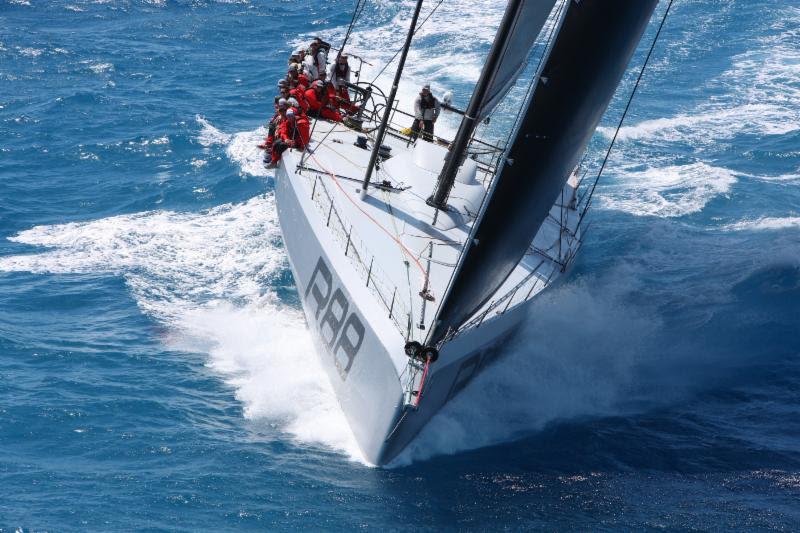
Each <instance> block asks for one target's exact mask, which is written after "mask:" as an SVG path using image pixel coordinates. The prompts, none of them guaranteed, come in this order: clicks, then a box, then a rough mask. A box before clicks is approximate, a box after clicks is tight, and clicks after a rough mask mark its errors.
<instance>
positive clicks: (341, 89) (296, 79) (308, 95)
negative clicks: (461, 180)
mask: <svg viewBox="0 0 800 533" xmlns="http://www.w3.org/2000/svg"><path fill="white" fill-rule="evenodd" d="M330 49H331V45H330V44H328V43H326V42H325V41H323V40H322V39H321V38H319V37H316V38H314V40H313V41H311V44H310V45H309V47H308V48H307V49H306V48H303V47H300V48H297V49H296V50H294V51H293V52H292V53H291V55H290V56H289V60H288V68H287V71H286V77H285V78H283V79H281V80H279V81H278V85H277V89H278V93H277V94H276V96H275V113H274V114H273V116H272V118H271V119H270V121H269V123H268V125H267V137H266V138H265V139H264V141H263V142H262V143H261V144H259V145H258V147H259V148H261V149H263V150H265V151H266V154H265V156H264V160H265V161H266V160H267V159H269V165H268V166H269V168H274V167H275V166H277V164H278V161H280V159H281V155H282V154H283V152H285V151H286V150H287V149H288V148H296V149H298V150H302V149H304V148H305V147H306V146H307V145H308V143H309V140H310V135H311V133H310V129H311V128H310V122H311V121H310V120H309V117H311V118H317V119H324V120H330V121H334V122H341V121H342V120H343V119H344V117H346V116H348V115H355V114H356V113H358V112H359V106H358V105H356V104H354V103H353V101H352V100H351V99H350V92H349V86H351V85H350V83H351V81H350V73H351V70H350V64H349V61H348V60H349V58H348V56H347V54H344V53H341V52H340V53H338V54H337V56H336V59H335V61H334V62H333V63H332V64H331V65H330V67H328V52H329V51H330ZM440 110H441V107H440V104H439V101H438V100H437V99H436V98H435V97H434V96H433V94H431V88H430V85H425V86H424V87H423V88H422V90H421V91H420V94H419V96H418V97H417V99H416V100H415V101H414V123H413V124H412V126H411V128H408V129H405V130H402V131H403V133H406V134H408V135H409V136H410V137H411V139H412V140H415V139H416V138H417V137H418V136H419V135H420V132H422V138H423V139H424V140H427V141H432V140H433V139H434V137H433V125H434V123H435V122H436V119H437V118H438V117H439V112H440Z"/></svg>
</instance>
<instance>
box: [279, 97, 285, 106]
mask: <svg viewBox="0 0 800 533" xmlns="http://www.w3.org/2000/svg"><path fill="white" fill-rule="evenodd" d="M286 103H287V102H286V98H281V99H280V100H278V107H286Z"/></svg>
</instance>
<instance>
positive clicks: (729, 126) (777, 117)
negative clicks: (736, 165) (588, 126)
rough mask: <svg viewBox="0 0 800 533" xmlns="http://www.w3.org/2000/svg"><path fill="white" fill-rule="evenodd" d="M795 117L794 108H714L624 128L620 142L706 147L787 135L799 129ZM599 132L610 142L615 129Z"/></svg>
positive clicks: (774, 105)
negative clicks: (651, 141) (683, 143)
mask: <svg viewBox="0 0 800 533" xmlns="http://www.w3.org/2000/svg"><path fill="white" fill-rule="evenodd" d="M793 113H794V112H793V110H792V109H791V108H789V107H785V106H782V105H776V104H743V105H738V106H734V107H720V108H717V109H714V108H711V109H706V110H703V111H700V112H697V113H693V114H679V115H676V116H674V117H666V118H657V119H652V120H645V121H642V122H640V123H638V124H635V125H632V126H623V127H622V128H620V131H619V135H618V136H617V139H618V140H620V141H626V140H639V139H659V140H663V141H668V142H675V141H687V142H692V143H693V144H702V145H706V144H708V143H713V142H718V141H719V140H724V139H731V138H733V137H735V136H737V135H741V134H743V133H750V134H758V135H785V134H787V133H791V132H793V131H797V130H798V129H800V123H798V122H796V121H793V119H792V118H791V117H792V115H793ZM799 118H800V117H799ZM599 131H600V132H601V133H602V134H603V135H605V136H606V137H607V138H611V136H612V135H613V134H614V128H608V127H603V128H599Z"/></svg>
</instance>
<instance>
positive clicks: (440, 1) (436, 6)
mask: <svg viewBox="0 0 800 533" xmlns="http://www.w3.org/2000/svg"><path fill="white" fill-rule="evenodd" d="M443 2H444V0H439V3H438V4H436V5H435V6H433V9H431V12H430V13H428V15H427V16H426V17H425V18H424V19H423V20H422V22H420V23H419V25H418V26H417V27H416V28H415V29H414V33H413V35H416V34H417V32H418V31H419V30H421V29H422V26H424V25H425V23H426V22H428V19H429V18H431V15H433V14H434V13H436V10H437V9H439V6H440V5H442V3H443ZM402 51H403V49H402V48H400V49H399V50H398V51H397V52H395V53H394V55H393V56H392V57H391V59H389V61H387V62H386V64H385V65H384V66H383V68H382V69H381V71H380V72H378V75H377V76H375V78H374V79H373V80H372V81H371V82H370V84H374V83H375V82H376V81H377V80H378V78H380V77H381V74H383V73H384V72H385V71H386V69H387V68H389V65H391V64H392V62H393V61H394V60H395V58H396V57H397V55H398V54H399V53H400V52H402Z"/></svg>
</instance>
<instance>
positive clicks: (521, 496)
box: [0, 0, 800, 531]
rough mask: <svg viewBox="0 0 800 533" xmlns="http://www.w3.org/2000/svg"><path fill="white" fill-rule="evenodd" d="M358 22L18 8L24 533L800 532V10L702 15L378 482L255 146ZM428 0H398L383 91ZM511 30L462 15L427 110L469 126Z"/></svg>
mask: <svg viewBox="0 0 800 533" xmlns="http://www.w3.org/2000/svg"><path fill="white" fill-rule="evenodd" d="M352 4H353V2H343V1H330V2H308V1H297V2H267V1H264V2H257V1H255V0H252V1H248V0H241V1H222V0H220V1H214V0H161V1H159V0H150V1H144V0H105V1H103V0H67V1H63V2H61V1H59V2H55V1H46V0H27V1H26V0H12V1H5V2H3V3H1V4H0V377H1V378H2V379H1V380H0V451H1V452H2V454H0V531H4V530H14V529H18V528H19V529H22V530H26V531H27V530H32V531H44V530H56V531H58V530H76V529H91V530H130V529H155V530H159V529H163V530H187V531H194V530H198V529H217V530H219V529H233V528H243V529H245V528H247V529H259V530H263V529H277V530H290V529H292V530H293V529H311V530H352V529H356V528H361V529H368V530H373V529H375V530H378V529H384V530H407V529H426V530H450V529H458V530H498V529H502V530H523V529H534V528H535V529H546V530H555V529H572V530H587V529H627V530H633V529H635V530H642V529H668V530H684V529H701V530H723V529H724V530H727V529H740V530H741V529H748V530H750V529H782V530H787V529H788V530H793V529H798V528H800V392H798V391H799V390H800V362H798V355H800V333H799V332H800V234H799V231H800V213H799V212H798V205H800V5H799V4H798V3H797V2H780V3H776V2H769V1H767V0H728V1H726V0H677V1H676V2H675V3H674V6H673V10H672V12H671V14H670V17H669V19H668V21H667V24H666V27H665V30H664V32H663V35H662V38H661V40H660V41H659V43H658V45H657V47H656V50H655V53H654V57H653V62H652V64H651V66H650V67H649V68H648V70H647V72H646V74H645V78H644V80H643V83H642V86H641V87H640V92H639V93H638V94H637V96H636V98H635V100H634V104H633V107H632V109H631V113H630V115H629V117H628V119H627V120H626V125H625V126H624V127H623V129H622V130H621V132H620V137H619V139H618V144H617V146H616V148H615V151H614V152H613V153H612V157H611V160H610V163H609V167H608V169H607V171H606V173H605V174H604V177H603V180H602V182H601V184H600V186H599V188H598V192H597V197H596V203H595V208H594V210H593V212H592V215H591V216H592V226H591V229H590V233H589V235H588V238H587V239H586V242H585V245H584V247H583V249H582V251H581V255H580V256H579V259H578V261H577V264H576V265H575V269H574V271H573V273H572V275H571V276H570V278H569V279H568V280H567V282H566V283H564V284H563V285H561V286H560V287H558V288H557V289H555V290H552V291H550V292H549V293H547V294H546V295H543V297H542V298H540V299H539V300H538V301H537V303H536V304H535V306H534V309H533V311H532V313H531V317H530V319H529V327H528V332H523V333H522V334H521V335H520V338H519V339H518V340H517V342H516V344H515V346H513V347H512V348H511V349H510V351H509V353H508V354H506V355H505V357H504V358H503V359H502V360H501V362H500V363H499V364H497V365H495V366H493V367H491V368H489V369H488V370H487V372H486V373H485V374H484V375H482V376H480V377H479V378H478V379H477V380H476V381H475V382H474V383H473V384H471V385H470V386H469V387H468V388H467V389H466V390H465V391H464V393H463V394H462V395H461V396H459V397H458V398H456V400H455V401H454V402H453V404H452V405H449V406H448V407H447V408H446V409H445V410H444V411H443V412H442V413H441V414H440V415H439V416H438V417H437V418H436V419H435V420H434V422H433V423H432V424H431V425H430V427H428V428H427V429H426V430H425V431H424V432H423V433H422V434H421V435H420V437H419V439H418V440H417V442H416V443H415V444H414V446H412V448H411V449H409V450H408V451H407V452H406V453H405V454H404V455H403V457H401V459H400V461H399V462H398V464H397V465H394V467H393V468H389V469H376V468H372V467H370V466H368V465H365V464H364V463H363V461H361V460H360V458H359V454H358V451H357V448H356V447H355V444H354V441H353V438H352V435H350V433H349V430H348V429H347V426H346V423H345V421H344V418H343V415H342V413H341V412H340V411H339V409H338V407H337V404H336V400H335V398H334V397H333V395H332V393H331V390H330V388H329V386H328V384H327V382H326V380H325V377H324V375H323V374H322V372H321V370H320V368H319V367H318V366H317V363H316V359H315V355H314V354H313V353H312V349H311V344H310V340H309V337H308V333H307V331H306V329H305V324H304V322H303V318H302V313H301V311H300V308H299V303H298V298H297V295H296V292H295V289H294V285H293V281H292V276H291V273H290V271H289V268H288V263H287V261H286V258H285V255H284V254H283V251H282V244H281V238H280V229H279V228H278V226H277V220H276V215H275V206H274V200H273V197H272V192H271V191H272V179H271V176H270V174H269V173H268V172H267V171H265V170H264V169H263V168H262V166H261V164H260V154H259V153H258V150H257V149H255V147H254V144H255V142H256V141H257V140H259V137H260V135H261V134H262V131H263V130H262V129H261V127H262V124H263V122H264V120H265V119H266V118H267V117H268V115H269V114H270V112H269V109H270V103H271V100H272V95H273V94H274V92H275V91H274V85H275V80H277V79H278V77H280V76H281V75H282V73H283V67H284V65H285V59H286V56H287V55H288V52H289V51H290V49H291V48H292V46H293V45H296V44H298V43H302V42H306V41H308V40H310V38H311V37H313V36H314V35H316V34H320V35H323V36H326V37H329V38H330V39H331V40H332V41H333V42H337V41H338V40H340V39H341V37H342V36H343V33H344V30H345V27H346V25H347V24H348V22H349V21H350V15H351V9H352V7H353V5H352ZM411 4H412V3H411V2H408V1H404V2H386V1H375V2H371V3H370V9H368V10H366V11H365V13H364V15H363V17H362V19H361V20H360V21H359V25H358V28H357V30H356V32H355V34H354V36H353V40H352V46H353V48H352V51H353V52H354V53H357V54H358V55H361V56H362V57H363V58H364V59H365V60H366V61H367V63H368V64H365V66H364V70H363V75H364V76H367V77H371V76H374V75H375V74H376V73H377V72H378V71H379V70H380V68H381V67H382V64H383V62H385V61H386V60H387V59H388V58H389V57H391V55H392V54H393V53H394V51H395V49H396V48H397V46H398V45H399V39H400V35H402V32H403V31H404V28H405V27H406V25H407V23H408V17H409V9H410V6H411ZM430 4H431V5H429V6H426V8H425V9H426V11H425V13H424V15H425V14H427V12H428V11H427V10H430V9H431V8H432V7H433V6H434V5H435V3H433V2H431V3H430ZM664 7H665V5H663V3H662V5H661V6H660V7H659V10H658V13H657V16H660V14H661V13H663V10H664ZM501 10H502V6H499V5H497V3H495V2H492V1H490V0H480V1H478V2H474V1H467V0H453V1H447V2H444V3H443V4H442V6H441V7H440V8H439V9H438V10H437V12H436V13H435V14H434V15H433V16H432V17H431V19H430V20H429V22H428V23H426V26H425V27H424V29H423V30H422V31H421V33H420V36H419V37H418V39H417V40H416V41H415V48H414V50H413V51H412V54H411V56H410V59H409V67H408V74H409V77H408V80H407V81H406V83H405V84H404V85H403V86H402V87H401V91H400V94H401V97H404V98H405V100H406V102H407V101H408V97H409V95H411V94H413V92H414V90H415V87H416V85H418V84H419V83H421V82H422V81H428V80H430V81H432V82H433V84H434V90H435V91H442V90H444V89H452V90H453V91H454V93H455V95H456V102H457V103H461V104H462V105H463V103H464V102H465V101H466V99H467V98H468V94H469V91H470V82H471V81H474V79H475V76H476V75H477V72H478V71H479V69H480V66H481V62H482V57H483V55H484V54H485V53H486V50H487V49H488V43H489V41H490V40H491V38H492V34H493V29H492V28H494V27H495V25H496V22H497V20H499V17H500V15H501ZM654 30H655V27H654V26H653V27H651V28H650V30H649V31H648V33H647V34H646V36H645V38H644V44H643V47H642V50H640V53H639V54H637V57H636V59H635V60H634V63H635V64H637V65H638V64H640V63H641V60H642V58H643V54H644V52H645V51H646V50H645V48H646V46H647V45H648V44H649V42H650V40H651V39H652V36H653V34H654ZM389 70H390V71H391V69H389ZM635 74H636V73H635V72H631V73H630V75H629V76H627V77H626V79H625V81H624V83H623V87H622V90H621V93H620V97H619V98H617V99H616V100H615V102H614V103H613V105H612V107H611V109H610V111H609V114H608V116H607V117H606V118H605V119H604V121H603V124H604V125H603V128H601V131H600V133H599V134H598V135H597V136H596V138H595V139H594V141H593V143H592V147H591V150H590V156H589V158H588V161H589V164H590V167H591V165H594V167H591V168H595V169H596V161H597V160H598V158H599V157H601V156H602V154H603V149H604V147H605V146H607V143H608V141H609V139H610V137H611V135H613V131H614V125H615V123H616V120H618V117H619V114H620V113H621V110H622V107H623V106H624V103H625V96H626V95H627V91H629V90H630V87H631V83H632V81H633V79H634V76H635ZM383 82H384V83H385V82H386V79H383ZM523 89H524V88H522V87H521V88H519V90H517V91H515V92H514V93H512V95H511V96H510V97H509V100H508V101H507V102H506V103H505V104H504V106H503V107H501V113H500V116H501V118H500V119H499V120H498V121H496V123H497V126H496V127H497V128H499V129H502V125H503V124H504V119H503V118H502V116H503V113H505V114H506V115H508V116H510V115H511V114H512V113H511V111H513V109H514V106H515V105H518V102H519V98H520V97H521V91H522V90H523ZM515 98H516V100H514V99H515ZM447 120H449V122H447ZM508 120H510V119H508ZM439 127H440V128H441V131H442V132H443V133H447V132H448V131H452V130H453V129H454V127H455V122H454V119H452V118H451V119H446V121H444V123H443V124H441V125H439ZM498 131H499V130H498ZM489 134H491V132H489ZM543 332H544V333H545V334H543Z"/></svg>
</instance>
